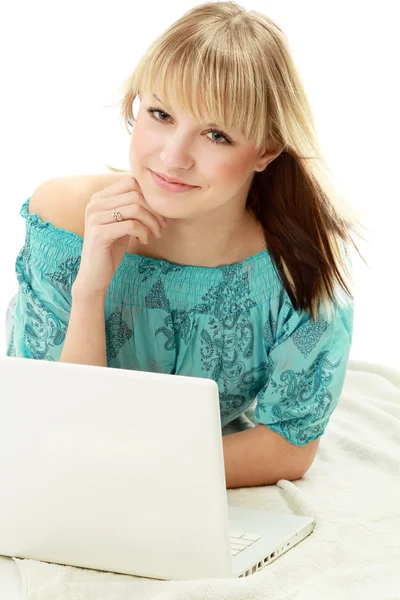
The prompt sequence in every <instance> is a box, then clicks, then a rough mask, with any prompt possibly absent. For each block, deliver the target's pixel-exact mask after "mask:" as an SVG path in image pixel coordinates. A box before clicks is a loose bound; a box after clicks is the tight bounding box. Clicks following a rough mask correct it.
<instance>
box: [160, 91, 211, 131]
mask: <svg viewBox="0 0 400 600" xmlns="http://www.w3.org/2000/svg"><path fill="white" fill-rule="evenodd" d="M153 97H154V98H155V99H156V100H157V101H158V102H159V103H160V104H164V106H167V108H169V107H168V105H167V104H166V103H165V102H163V101H162V100H160V98H158V97H157V96H156V95H155V94H153ZM206 127H218V125H217V124H216V123H208V125H206Z"/></svg>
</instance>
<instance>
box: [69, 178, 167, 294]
mask: <svg viewBox="0 0 400 600" xmlns="http://www.w3.org/2000/svg"><path fill="white" fill-rule="evenodd" d="M114 208H115V209H117V210H119V211H120V212H121V214H122V216H123V217H124V221H115V220H114V219H113V216H112V213H113V209H114ZM166 223H167V220H166V219H165V217H163V216H161V215H157V214H156V213H154V212H152V211H151V209H150V208H149V205H148V204H147V202H146V200H145V199H144V196H143V194H142V192H141V189H140V186H139V184H138V182H137V180H136V179H135V178H134V177H132V176H128V177H125V178H124V179H121V180H120V181H118V182H117V183H114V184H113V185H110V186H109V187H107V188H105V189H104V190H101V191H99V192H96V193H95V194H93V196H92V197H91V199H90V201H89V203H88V204H87V206H86V210H85V232H84V241H83V247H82V256H81V264H80V268H79V271H78V275H77V277H76V279H75V282H74V284H73V286H72V290H73V291H75V290H76V291H77V290H79V293H83V294H84V295H85V296H89V297H90V296H93V295H94V296H97V295H102V296H104V298H105V296H106V295H107V291H108V288H109V286H110V283H111V280H112V278H113V277H114V275H115V272H116V271H117V269H118V267H119V265H120V264H121V262H122V259H123V257H124V255H125V253H126V249H127V247H128V243H129V238H130V236H135V237H136V238H137V239H138V240H139V241H140V242H141V243H142V244H148V240H149V236H150V235H154V236H155V237H157V238H160V237H161V235H162V229H163V227H165V225H166Z"/></svg>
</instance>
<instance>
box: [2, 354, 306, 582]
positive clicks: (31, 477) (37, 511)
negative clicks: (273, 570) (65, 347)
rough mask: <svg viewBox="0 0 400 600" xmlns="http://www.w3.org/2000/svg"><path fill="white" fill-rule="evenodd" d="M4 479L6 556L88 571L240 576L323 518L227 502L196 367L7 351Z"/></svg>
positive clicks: (207, 391) (214, 397)
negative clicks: (150, 368) (136, 365)
mask: <svg viewBox="0 0 400 600" xmlns="http://www.w3.org/2000/svg"><path fill="white" fill-rule="evenodd" d="M0 477H1V480H0V481H1V492H0V532H1V533H0V555H5V556H10V557H18V558H30V559H34V560H39V561H44V562H50V563H58V564H62V565H72V566H77V567H83V568H86V569H97V570H100V571H110V572H114V573H123V574H127V575H136V576H142V577H149V578H154V579H164V580H188V579H203V578H232V577H245V576H248V575H251V574H252V573H254V572H255V571H258V570H260V569H262V568H264V567H265V566H267V565H269V564H270V563H271V562H272V561H274V560H276V558H278V557H279V556H281V555H282V554H283V553H284V552H287V551H288V550H290V549H291V548H292V547H293V546H295V545H296V544H297V543H298V542H300V541H301V540H303V539H304V538H305V537H306V536H308V535H309V534H310V533H311V532H312V531H313V528H314V524H315V522H314V520H313V519H312V518H309V517H306V516H299V515H291V514H280V513H275V512H269V511H267V510H260V509H247V508H240V507H235V506H229V505H228V504H227V490H226V481H225V471H224V461H223V447H222V431H221V420H220V412H219V395H218V386H217V384H216V382H215V381H214V380H212V379H205V378H204V379H203V378H199V377H186V376H181V375H164V374H160V373H149V372H143V371H133V370H125V369H114V368H107V367H94V366H87V365H74V364H71V363H60V362H51V361H46V360H34V359H26V358H12V357H8V356H0ZM297 551H298V552H301V546H300V548H299V549H297Z"/></svg>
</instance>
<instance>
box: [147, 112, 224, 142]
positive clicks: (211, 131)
mask: <svg viewBox="0 0 400 600" xmlns="http://www.w3.org/2000/svg"><path fill="white" fill-rule="evenodd" d="M147 112H148V113H149V114H150V116H151V118H152V119H154V120H155V121H157V122H159V123H167V121H166V120H165V119H162V118H161V119H159V118H158V117H155V116H154V113H157V112H158V113H160V114H162V115H166V116H167V117H170V115H169V114H168V113H166V112H164V111H163V110H162V109H161V108H157V107H155V106H150V107H149V108H148V109H147ZM206 133H215V134H217V135H218V136H221V137H223V138H224V139H225V141H224V142H218V141H216V140H212V139H211V138H207V139H209V140H210V142H212V143H213V144H218V145H219V146H226V145H232V144H233V142H232V140H231V139H230V137H229V136H227V135H226V134H225V133H224V132H223V131H219V130H218V129H210V130H209V131H207V132H206Z"/></svg>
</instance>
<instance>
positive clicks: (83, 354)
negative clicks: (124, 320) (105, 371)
mask: <svg viewBox="0 0 400 600" xmlns="http://www.w3.org/2000/svg"><path fill="white" fill-rule="evenodd" d="M104 305H105V297H102V296H95V297H88V296H85V295H83V294H80V293H79V292H74V289H73V293H72V307H71V313H70V319H69V323H68V330H67V335H66V338H65V342H64V346H63V350H62V353H61V356H60V359H59V362H68V363H75V364H83V365H93V366H98V367H106V366H107V359H106V333H105V317H104Z"/></svg>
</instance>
